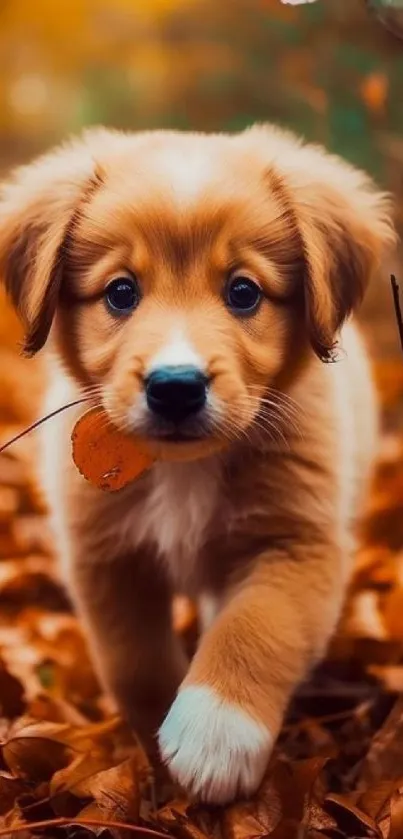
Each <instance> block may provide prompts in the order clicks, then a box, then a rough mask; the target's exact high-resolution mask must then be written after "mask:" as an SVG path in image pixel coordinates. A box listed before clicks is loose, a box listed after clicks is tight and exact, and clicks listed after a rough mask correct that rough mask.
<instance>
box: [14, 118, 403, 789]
mask: <svg viewBox="0 0 403 839" xmlns="http://www.w3.org/2000/svg"><path fill="white" fill-rule="evenodd" d="M393 242H394V233H393V228H392V224H391V221H390V206H389V201H388V198H387V196H385V195H383V194H382V193H380V192H378V191H377V189H376V188H375V187H374V186H373V184H372V182H371V181H370V180H369V179H368V178H367V176H366V175H364V174H363V173H361V172H358V171H356V170H355V169H353V168H352V167H350V166H349V165H348V164H346V163H344V162H342V161H341V160H339V159H338V158H336V157H332V156H329V155H327V154H326V152H325V151H324V150H323V149H321V148H319V147H315V146H311V145H304V144H303V143H302V142H300V141H299V140H298V139H296V138H295V137H294V136H293V135H291V134H288V133H286V132H283V131H280V130H278V129H276V128H273V127H270V126H258V127H255V128H252V129H250V130H248V131H245V132H244V133H242V134H237V135H233V136H225V135H199V134H179V133H174V132H156V133H148V134H137V135H132V134H120V133H118V132H110V131H106V130H97V131H92V132H89V133H88V134H85V135H84V137H83V138H81V139H79V140H74V141H73V142H71V143H70V144H68V145H67V146H65V147H62V148H61V149H58V150H56V151H55V152H52V153H50V154H49V155H46V156H45V157H43V158H42V159H40V160H38V161H37V162H35V163H34V164H33V165H31V166H27V167H25V168H22V169H19V170H18V171H17V172H16V174H15V176H14V178H13V179H12V180H11V181H10V182H9V183H8V184H7V185H5V186H4V188H3V190H2V196H1V203H0V267H1V270H2V274H3V276H4V279H5V283H6V286H7V289H8V291H9V293H10V295H11V297H12V299H13V300H14V303H15V305H16V306H17V308H18V309H19V311H20V313H21V316H22V318H23V319H24V321H25V324H26V336H27V337H26V352H27V353H28V354H33V353H35V352H37V351H38V350H39V349H41V348H42V347H43V346H44V345H45V343H46V344H47V349H48V350H49V352H48V355H49V359H50V363H49V390H48V398H47V404H46V406H45V407H46V409H52V408H54V407H59V406H60V405H61V404H63V403H64V402H66V401H68V400H70V399H73V398H75V397H77V396H78V395H79V394H80V393H82V392H83V391H85V392H86V393H87V394H90V395H92V398H93V401H94V402H95V403H97V402H98V403H101V404H102V405H103V406H104V407H105V409H106V411H107V412H108V413H109V415H110V417H111V419H112V420H113V422H114V423H116V425H117V426H119V427H121V428H123V429H125V430H126V431H128V432H136V433H141V434H143V435H146V436H147V435H148V436H150V437H151V436H152V433H153V426H152V418H150V412H149V410H148V408H147V404H146V400H145V396H144V381H145V379H146V377H147V375H148V374H149V372H150V371H151V370H152V369H154V368H155V367H156V366H158V365H159V364H161V363H163V364H172V363H175V364H189V363H192V364H195V365H196V366H198V367H199V368H200V369H202V370H203V371H204V372H205V373H207V375H208V376H209V377H210V387H209V394H208V403H207V407H206V409H205V413H206V416H207V417H208V424H207V425H204V426H203V428H202V429H201V430H200V429H199V431H200V433H199V439H198V440H197V442H191V441H190V440H189V441H188V442H186V439H184V440H183V441H182V442H169V440H168V439H165V438H164V439H163V440H162V442H161V441H160V443H159V445H160V446H161V445H162V446H163V447H164V446H165V447H166V448H167V449H169V452H170V454H171V455H172V452H173V450H174V449H175V456H176V455H177V456H178V458H179V459H181V458H182V455H183V459H184V462H172V463H169V464H167V463H164V464H163V463H160V464H157V465H155V467H154V468H153V469H152V470H151V471H150V472H149V473H148V474H146V475H144V476H143V477H141V478H140V479H139V480H138V481H137V482H136V483H135V484H133V485H132V486H130V487H128V488H127V489H125V490H124V491H122V492H120V493H118V494H116V495H107V494H104V493H102V492H101V491H98V490H96V489H94V488H93V487H91V486H89V485H88V484H86V483H85V481H84V480H83V479H82V478H81V477H80V476H79V475H78V473H77V472H76V471H75V469H74V467H73V465H72V462H71V455H70V433H71V428H72V425H73V423H74V422H75V419H76V416H73V415H72V413H71V412H70V413H69V414H68V415H67V413H66V414H65V415H63V416H61V417H59V418H58V419H55V420H52V422H51V423H49V424H48V425H46V426H45V427H44V430H43V456H42V462H43V464H44V470H43V471H44V474H43V480H44V485H45V488H46V490H47V494H48V498H49V503H50V508H51V511H52V516H53V521H54V526H55V530H56V538H57V544H58V546H59V550H60V556H61V562H62V567H63V572H64V576H65V579H66V581H67V584H68V586H69V588H70V591H71V593H72V596H73V598H74V600H75V603H76V606H77V609H78V612H79V614H80V615H81V617H82V620H83V623H84V625H85V627H86V629H87V631H88V637H89V641H90V644H91V649H92V651H93V655H94V659H95V661H96V663H97V666H98V670H99V673H100V675H101V677H102V679H103V681H104V683H105V686H106V687H107V688H108V689H109V690H110V691H111V692H112V694H113V695H114V696H115V697H116V699H117V701H118V703H119V705H120V707H121V708H122V710H123V711H124V713H125V714H126V715H127V716H128V718H129V720H130V721H131V722H132V724H133V725H134V726H136V728H137V729H138V730H140V731H141V733H142V735H143V737H144V740H145V742H146V743H147V744H148V745H149V746H150V748H152V747H153V745H154V743H155V735H156V732H157V729H158V727H159V726H160V725H161V723H162V721H163V719H164V716H165V715H166V714H167V712H168V711H169V713H168V716H167V718H166V720H165V722H164V724H163V726H162V728H161V732H160V743H161V751H162V756H163V758H164V759H165V760H166V762H167V764H168V766H170V767H171V769H172V772H173V774H174V775H175V776H176V777H177V778H178V779H179V780H180V781H181V782H182V783H183V784H184V786H185V787H186V788H187V789H188V790H189V792H192V793H196V794H197V795H199V796H201V797H202V798H204V799H207V800H210V801H217V802H222V801H227V800H230V799H231V798H233V797H234V796H235V795H237V794H238V793H240V792H241V793H247V794H250V793H252V792H253V791H254V790H255V789H256V787H257V785H258V784H259V782H260V779H261V776H262V772H263V771H264V765H265V763H266V761H267V759H268V756H269V753H270V748H271V744H272V743H273V741H274V739H275V737H276V735H277V733H278V731H279V728H280V726H281V722H282V719H283V715H284V712H285V709H286V707H287V704H288V702H289V699H290V696H291V694H292V692H293V691H294V690H295V688H296V686H297V685H298V684H299V683H300V682H301V680H303V679H304V678H305V677H306V675H307V673H308V672H309V670H310V668H311V667H312V666H313V665H314V664H315V662H317V661H318V659H319V658H320V657H321V656H322V654H323V652H324V650H325V648H326V645H327V642H328V639H329V637H330V635H331V633H332V632H333V630H334V628H335V625H336V622H337V620H338V617H339V614H340V609H341V606H342V603H343V597H344V594H345V590H346V584H347V581H348V577H349V572H350V564H351V550H352V544H353V542H352V537H353V528H354V520H355V518H356V515H357V513H358V512H359V507H360V504H361V502H362V499H363V494H364V492H365V489H366V485H367V482H368V479H369V476H370V472H371V465H372V462H373V458H374V453H375V450H376V406H375V399H374V394H373V389H372V383H371V377H370V372H369V368H368V361H367V357H366V353H365V350H364V348H363V345H362V343H361V339H360V337H359V334H358V332H357V330H356V327H355V326H354V324H353V323H352V322H350V323H348V324H346V325H344V326H343V324H345V322H346V319H347V318H348V317H349V315H350V314H351V313H352V312H353V311H354V309H355V308H356V307H357V305H358V303H359V301H360V299H361V297H362V295H363V293H364V291H365V287H366V285H367V283H368V281H369V279H370V277H371V275H372V274H373V273H374V272H375V271H376V269H377V268H378V267H379V265H380V261H381V258H382V254H383V251H384V249H385V248H386V247H390V246H391V245H392V244H393ZM122 272H123V273H124V274H127V272H131V274H135V275H136V277H137V279H138V283H139V286H140V288H141V295H142V296H141V301H140V304H139V306H138V308H137V309H136V310H135V311H134V312H132V314H130V316H127V317H126V316H125V317H120V318H116V317H114V316H113V315H112V314H111V312H110V311H109V310H108V308H107V306H106V304H105V294H104V292H105V287H106V285H107V283H108V282H109V281H110V280H111V279H112V278H113V277H116V276H119V275H121V274H122ZM234 275H235V276H236V275H238V276H245V275H246V276H247V277H249V278H252V279H253V280H255V281H256V282H257V283H258V284H259V285H260V287H261V289H262V290H263V294H264V297H263V300H262V303H261V305H260V306H259V307H258V309H257V310H256V312H255V313H254V314H253V315H250V316H249V317H246V318H245V317H239V316H237V315H236V314H234V313H233V312H231V311H230V310H229V309H228V307H227V306H226V304H225V300H224V298H223V289H224V287H225V283H226V282H227V281H228V277H231V276H234ZM336 341H339V345H338V346H339V348H338V349H337V358H338V360H337V362H336V363H334V364H326V363H323V362H324V361H329V360H332V359H333V357H334V356H335V354H336V350H335V345H336ZM193 430H194V429H193ZM217 440H219V441H220V442H221V444H222V443H225V446H224V448H219V447H218V446H217V445H216V442H217ZM188 454H195V455H196V454H197V455H198V459H197V460H193V461H191V462H186V457H187V455H188ZM175 590H177V591H185V592H187V593H189V594H190V595H192V596H195V597H196V598H198V599H199V602H200V604H201V618H202V621H201V622H202V625H203V628H204V633H203V635H202V638H201V641H200V645H199V648H198V650H197V652H196V655H195V657H194V658H193V661H191V662H190V663H188V662H187V661H186V658H185V655H184V652H183V650H182V648H181V646H180V643H179V641H178V639H177V638H176V637H175V635H174V634H173V631H172V623H171V598H172V595H173V592H174V591H175ZM179 687H180V691H179V693H178V695H177V698H176V699H175V695H176V693H177V691H178V688H179ZM172 703H173V704H172ZM169 709H170V710H169Z"/></svg>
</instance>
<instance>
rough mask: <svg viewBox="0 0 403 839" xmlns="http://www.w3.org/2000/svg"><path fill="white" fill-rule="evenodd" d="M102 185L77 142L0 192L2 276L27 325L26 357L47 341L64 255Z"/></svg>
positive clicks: (17, 175)
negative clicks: (87, 205)
mask: <svg viewBox="0 0 403 839" xmlns="http://www.w3.org/2000/svg"><path fill="white" fill-rule="evenodd" d="M97 182H98V178H97V174H96V167H95V163H94V159H93V157H92V155H91V153H90V150H89V147H88V146H87V145H86V144H85V143H84V142H82V141H75V142H73V143H71V144H69V145H68V146H65V147H62V148H60V149H58V150H56V151H54V152H51V153H50V154H47V155H45V156H44V157H42V158H40V159H39V160H37V161H36V162H34V163H32V164H31V165H29V166H23V167H21V168H19V169H18V170H17V171H16V173H15V175H14V177H13V179H12V180H10V181H9V182H8V183H7V184H5V185H4V186H3V187H2V189H1V191H0V276H1V279H2V280H3V281H4V283H5V286H6V290H7V292H8V294H9V295H10V297H11V299H12V301H13V303H14V305H15V307H16V309H17V311H18V312H19V314H20V315H21V318H22V320H23V322H24V325H25V329H26V338H25V345H24V350H25V353H26V354H27V355H34V354H35V353H36V352H37V351H38V350H39V349H41V347H43V345H44V344H45V341H46V339H47V337H48V333H49V331H50V328H51V324H52V320H53V316H54V313H55V309H56V305H57V300H58V295H59V291H60V286H61V282H62V275H63V265H64V251H65V249H66V247H67V246H68V241H69V238H70V236H71V234H72V231H73V227H74V224H75V221H76V220H77V217H78V214H79V212H80V209H81V207H82V204H83V202H85V201H86V199H87V198H88V197H89V195H90V194H91V192H92V190H94V188H95V186H96V185H97Z"/></svg>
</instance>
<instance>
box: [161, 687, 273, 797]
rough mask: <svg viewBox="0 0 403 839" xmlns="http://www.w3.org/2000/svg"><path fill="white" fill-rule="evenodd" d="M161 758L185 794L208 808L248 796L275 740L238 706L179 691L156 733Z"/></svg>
mask: <svg viewBox="0 0 403 839" xmlns="http://www.w3.org/2000/svg"><path fill="white" fill-rule="evenodd" d="M159 745H160V751H161V756H162V758H163V760H164V761H165V763H166V764H167V766H168V768H169V770H170V772H171V774H172V776H173V778H174V779H175V780H176V781H178V783H179V784H181V786H183V787H184V788H185V789H186V790H187V792H188V793H190V794H192V795H195V796H197V797H198V798H201V799H202V800H203V801H207V802H210V803H211V804H225V803H227V802H228V801H232V800H233V799H234V798H236V797H237V796H249V795H252V794H253V793H254V792H255V790H256V789H257V788H258V786H259V784H260V781H261V780H262V777H263V774H264V771H265V769H266V766H267V763H268V760H269V757H270V752H271V750H272V747H273V738H272V735H271V734H270V731H269V730H268V729H267V728H266V726H265V725H263V724H262V723H259V722H256V720H254V719H253V718H252V717H251V716H249V714H247V713H245V711H242V710H241V709H240V708H239V707H238V706H237V705H234V704H232V703H230V702H226V701H225V700H223V699H221V698H220V697H219V696H218V695H217V693H216V692H215V691H214V690H212V689H211V688H207V687H196V686H195V687H186V688H183V689H182V690H180V691H179V693H178V696H177V698H176V699H175V702H174V703H173V705H172V707H171V710H170V711H169V713H168V715H167V717H166V718H165V721H164V723H163V725H162V726H161V728H160V731H159Z"/></svg>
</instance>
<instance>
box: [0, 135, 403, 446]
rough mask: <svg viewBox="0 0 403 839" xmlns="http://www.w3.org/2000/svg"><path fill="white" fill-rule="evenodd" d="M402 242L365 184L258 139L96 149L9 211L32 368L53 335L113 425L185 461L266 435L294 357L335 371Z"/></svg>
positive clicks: (82, 150) (46, 168)
mask: <svg viewBox="0 0 403 839" xmlns="http://www.w3.org/2000/svg"><path fill="white" fill-rule="evenodd" d="M393 241H394V233H393V229H392V225H391V222H390V218H389V202H388V200H387V198H386V197H385V196H384V195H383V194H381V193H379V192H377V191H376V189H375V188H374V187H373V185H372V183H371V181H370V180H369V179H368V178H367V177H366V176H365V175H364V174H363V173H361V172H358V171H356V170H355V169H353V168H351V167H350V166H349V165H348V164H346V163H344V162H342V161H341V160H339V159H338V158H335V157H331V156H329V155H327V154H326V153H325V152H324V151H323V150H322V149H320V148H318V147H314V146H309V145H303V144H302V143H300V142H299V141H298V140H297V139H296V138H295V137H294V136H293V135H290V134H288V133H285V132H283V131H280V130H278V129H274V128H270V127H264V126H262V127H256V128H254V129H251V130H248V131H246V132H244V133H243V134H239V135H234V136H224V135H196V134H175V133H173V132H172V133H171V132H158V133H148V134H138V135H127V134H126V135H125V134H120V133H117V132H108V131H103V130H98V131H95V132H90V133H89V134H87V135H85V136H84V138H83V139H82V140H79V141H75V142H73V143H72V144H70V145H69V146H67V147H64V148H61V149H60V150H58V151H56V152H54V153H52V154H50V155H48V156H45V157H44V158H43V159H41V160H39V161H38V162H36V163H34V164H33V165H32V166H28V167H25V168H23V169H20V170H18V171H17V173H16V175H15V178H14V180H13V181H12V182H11V183H9V184H8V185H6V186H5V187H4V189H3V192H2V197H1V203H0V270H1V272H2V274H3V276H4V278H5V283H6V287H7V289H8V291H9V293H10V295H11V297H12V299H13V300H14V302H15V305H16V306H17V308H18V309H19V311H20V313H21V315H22V317H23V319H24V321H25V324H26V347H25V348H26V352H27V353H29V354H33V353H35V352H37V351H38V350H39V349H40V348H41V347H42V346H43V345H44V344H45V342H46V340H47V337H48V334H49V332H52V345H53V347H54V348H55V350H56V352H58V353H59V355H60V356H61V357H62V359H63V361H64V363H65V365H66V366H67V368H68V370H69V371H70V373H71V374H72V375H73V376H75V378H76V379H77V380H78V381H79V382H80V383H81V384H82V385H86V386H94V392H95V390H97V392H98V393H100V398H101V400H102V402H103V404H104V406H105V408H106V409H107V411H108V412H109V414H110V417H111V418H112V420H113V421H114V422H115V423H116V424H118V425H119V426H120V427H122V428H124V429H127V430H128V431H133V432H137V433H140V434H142V435H146V436H148V437H149V438H157V439H158V440H163V441H164V445H165V444H166V445H167V446H173V445H175V446H176V447H178V446H191V445H192V441H194V440H197V441H198V442H197V445H199V446H200V445H201V446H202V447H203V446H204V445H206V446H207V445H208V443H209V441H211V439H212V438H214V437H216V436H218V437H219V438H230V439H233V438H236V437H238V436H239V435H242V434H243V433H244V432H245V431H246V429H248V428H249V427H250V426H251V424H253V423H254V422H255V424H258V423H259V421H260V425H261V424H262V420H261V417H262V407H263V406H264V405H266V406H267V405H269V404H270V403H271V404H272V405H273V408H275V403H276V396H275V392H277V389H278V388H280V389H281V387H282V384H281V383H282V382H283V381H285V379H286V378H287V376H289V375H291V374H292V370H293V369H294V368H295V369H296V368H297V366H298V363H299V361H300V359H301V358H302V357H304V358H309V355H310V354H311V355H313V354H314V353H315V354H316V355H318V356H319V357H320V358H321V359H322V360H329V359H330V358H331V357H332V351H333V348H334V345H335V341H336V339H337V333H338V330H339V329H340V327H341V325H342V323H343V322H344V320H345V319H346V317H347V316H348V315H349V314H350V313H351V312H352V310H353V309H354V308H355V306H356V305H357V304H358V302H359V301H360V299H361V297H362V295H363V292H364V290H365V287H366V284H367V282H368V281H369V279H370V276H371V274H372V273H373V272H374V270H375V269H376V268H377V267H378V266H379V263H380V259H381V256H382V252H383V249H384V247H385V246H388V245H391V244H392V243H393ZM274 389H276V391H274ZM273 394H274V395H273ZM263 413H264V412H263ZM265 417H266V428H267V429H268V430H269V429H270V420H268V418H267V417H268V415H267V412H266V413H265ZM259 418H260V420H259Z"/></svg>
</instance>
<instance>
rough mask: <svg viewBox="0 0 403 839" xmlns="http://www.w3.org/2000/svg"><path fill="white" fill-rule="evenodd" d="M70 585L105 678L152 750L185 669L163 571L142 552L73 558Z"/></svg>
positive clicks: (96, 660)
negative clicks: (131, 554)
mask: <svg viewBox="0 0 403 839" xmlns="http://www.w3.org/2000/svg"><path fill="white" fill-rule="evenodd" d="M87 548H88V545H87ZM70 582H71V585H72V589H73V594H74V596H75V601H76V605H77V608H78V611H79V614H80V616H81V618H82V620H83V623H84V625H85V628H86V629H87V636H88V638H89V641H90V647H91V648H92V653H93V656H94V659H95V662H96V664H97V665H98V672H99V674H100V677H101V679H102V681H103V683H104V685H105V687H106V688H107V690H108V691H110V692H111V693H112V695H113V696H114V697H115V698H116V700H117V702H118V704H119V706H120V708H121V710H122V712H123V713H124V715H125V716H126V717H127V719H128V720H129V722H130V723H131V725H132V726H133V728H134V729H135V730H136V732H137V733H138V734H139V735H140V737H141V738H142V739H143V741H144V743H145V745H146V746H147V747H148V748H149V749H151V750H152V747H153V742H154V740H155V734H156V732H157V730H158V726H159V725H160V723H161V721H162V719H163V717H164V714H165V713H166V711H167V709H168V708H169V705H170V704H171V702H172V700H173V698H174V696H175V693H176V691H177V688H178V685H179V684H180V682H181V680H182V678H183V676H184V674H185V672H186V667H187V661H186V657H185V654H184V651H183V650H182V647H181V645H180V642H179V640H178V638H177V637H176V636H175V635H174V633H173V629H172V619H171V595H170V591H169V588H168V585H167V582H166V579H165V577H164V575H163V571H162V569H161V568H160V567H159V566H158V564H157V563H156V562H154V561H153V557H152V556H149V555H145V554H144V555H143V554H142V553H141V552H138V553H136V554H135V555H133V556H130V555H129V556H119V557H115V558H113V560H111V561H108V560H107V559H105V557H104V558H103V559H102V560H98V561H97V558H96V557H95V556H91V555H88V550H87V551H86V553H85V554H84V555H83V554H81V552H80V551H79V550H76V551H75V554H74V557H73V561H72V564H71V567H70Z"/></svg>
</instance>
